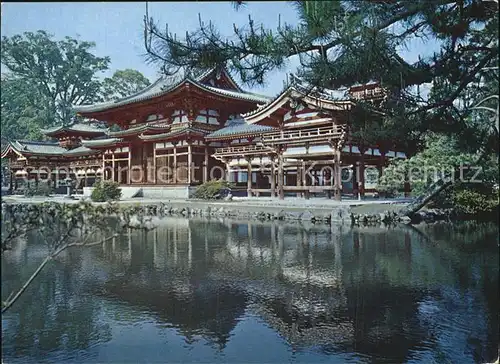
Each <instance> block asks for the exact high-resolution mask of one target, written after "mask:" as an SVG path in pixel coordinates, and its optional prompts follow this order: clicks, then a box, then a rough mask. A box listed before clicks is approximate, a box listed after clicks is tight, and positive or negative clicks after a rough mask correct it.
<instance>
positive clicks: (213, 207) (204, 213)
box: [2, 198, 451, 225]
mask: <svg viewBox="0 0 500 364" xmlns="http://www.w3.org/2000/svg"><path fill="white" fill-rule="evenodd" d="M43 202H56V203H77V202H78V200H67V199H62V198H60V199H38V198H29V199H28V198H26V199H12V200H11V199H8V198H7V199H2V203H8V204H40V203H43ZM92 204H94V205H98V206H99V205H101V206H106V205H109V203H92ZM114 204H115V205H117V206H119V209H120V212H121V213H122V214H125V215H126V216H129V217H131V221H130V222H131V224H132V225H133V224H134V223H135V221H137V223H138V222H139V220H141V219H137V218H135V216H139V217H145V216H155V217H163V216H182V217H186V218H189V217H206V218H208V217H231V218H234V219H242V220H254V221H270V220H286V221H301V222H312V223H323V224H349V225H372V224H373V225H375V224H380V223H384V224H394V223H405V224H411V223H419V222H422V221H425V222H433V221H436V220H448V219H450V218H451V212H450V211H445V210H433V211H430V210H428V211H421V212H419V213H417V214H416V215H415V217H414V218H413V219H410V218H408V217H406V216H399V215H398V211H399V210H400V209H401V208H402V207H403V206H404V204H401V203H370V204H362V205H349V204H337V205H330V206H327V205H319V204H318V205H316V206H314V205H305V204H304V206H300V205H297V204H291V205H283V204H279V203H272V202H271V203H261V204H252V203H250V202H248V201H238V202H230V203H221V202H218V201H204V200H186V201H165V202H153V201H151V200H149V201H147V200H141V201H137V202H136V201H133V200H132V201H131V200H129V201H119V202H116V203H114Z"/></svg>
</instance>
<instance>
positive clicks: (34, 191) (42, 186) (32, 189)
mask: <svg viewBox="0 0 500 364" xmlns="http://www.w3.org/2000/svg"><path fill="white" fill-rule="evenodd" d="M51 192H52V189H51V188H50V186H49V185H48V184H46V183H39V184H38V186H35V185H27V186H25V187H24V189H23V194H24V196H25V197H33V196H50V194H51Z"/></svg>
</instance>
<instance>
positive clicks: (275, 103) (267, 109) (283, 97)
mask: <svg viewBox="0 0 500 364" xmlns="http://www.w3.org/2000/svg"><path fill="white" fill-rule="evenodd" d="M292 95H293V96H297V97H300V98H301V99H302V100H304V101H305V102H307V103H309V104H311V105H313V104H314V105H318V104H321V106H323V105H325V104H326V105H327V106H330V107H328V109H331V110H335V109H338V106H339V105H354V102H353V101H351V100H330V99H326V98H322V97H315V96H311V95H309V94H307V93H306V92H304V91H302V90H301V89H299V88H297V87H295V86H294V85H292V86H289V87H288V88H286V89H285V90H284V91H283V92H282V93H281V94H279V95H278V96H277V97H276V98H275V99H274V100H271V101H270V102H268V103H267V104H265V105H263V106H262V107H260V108H258V109H256V110H254V111H250V112H249V113H246V114H243V115H242V117H243V118H244V119H245V120H246V121H247V122H248V123H249V124H253V123H255V122H257V121H259V120H261V119H263V118H265V117H267V116H268V114H272V113H273V112H274V111H275V110H276V109H278V108H280V107H282V106H283V105H284V104H286V102H287V101H288V97H289V96H292Z"/></svg>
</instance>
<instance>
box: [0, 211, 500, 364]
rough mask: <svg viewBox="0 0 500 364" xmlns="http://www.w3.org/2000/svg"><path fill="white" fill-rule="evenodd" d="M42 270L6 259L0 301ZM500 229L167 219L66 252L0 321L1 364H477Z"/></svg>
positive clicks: (492, 324)
mask: <svg viewBox="0 0 500 364" xmlns="http://www.w3.org/2000/svg"><path fill="white" fill-rule="evenodd" d="M43 257H44V251H43V246H40V245H39V244H37V243H36V241H28V242H26V243H24V244H20V245H19V246H17V247H16V249H14V250H13V251H11V252H8V253H7V254H4V256H3V257H2V298H3V299H5V297H6V296H8V294H9V293H10V291H11V290H13V289H14V288H16V287H18V286H19V285H20V284H22V282H23V280H25V279H27V277H29V275H30V274H31V272H33V271H34V269H36V266H37V264H38V263H39V261H41V260H42V259H43ZM498 283H499V282H498V227H497V226H495V225H487V224H482V225H478V224H471V223H460V224H454V225H449V224H436V225H425V226H417V227H415V228H414V227H406V226H398V227H394V228H382V227H355V228H350V227H347V226H333V227H329V226H321V225H304V226H302V225H298V224H296V225H294V224H286V223H283V222H268V223H242V222H241V221H231V220H226V219H221V220H217V219H215V220H214V219H212V220H187V219H176V218H168V219H165V220H164V221H163V222H162V224H161V226H160V227H158V228H157V229H156V230H153V231H149V232H143V231H128V232H127V233H124V234H123V235H121V236H119V237H117V238H116V239H114V240H113V241H110V242H108V243H106V244H105V245H104V246H102V247H95V248H91V249H89V248H87V249H81V250H71V251H67V252H65V253H64V254H63V255H62V256H61V257H60V258H59V259H57V261H55V262H54V263H53V264H52V265H51V266H50V267H48V268H47V269H46V270H45V271H43V273H42V274H41V275H40V277H38V279H37V281H36V282H35V283H34V284H33V286H32V287H30V288H29V289H28V291H27V292H26V294H25V295H24V296H23V297H22V298H21V300H20V301H18V302H17V303H16V305H15V306H14V307H13V308H12V310H11V311H9V312H8V313H7V314H6V315H4V317H2V326H3V327H2V334H3V340H2V349H3V359H4V361H5V362H9V363H11V362H16V361H17V362H23V363H24V362H40V361H44V360H46V361H50V362H53V361H56V362H61V361H65V362H72V361H80V362H81V361H94V362H95V361H97V362H165V360H166V358H168V360H169V361H172V362H176V361H184V362H199V361H204V362H207V361H209V362H283V361H289V360H293V361H299V362H300V361H302V362H320V361H328V362H339V363H340V362H387V363H402V362H425V363H428V362H452V363H459V362H460V363H465V362H485V361H492V360H493V359H496V356H497V351H498V344H497V343H498V340H499V335H498V324H499V322H498V313H497V312H498V311H499V298H498Z"/></svg>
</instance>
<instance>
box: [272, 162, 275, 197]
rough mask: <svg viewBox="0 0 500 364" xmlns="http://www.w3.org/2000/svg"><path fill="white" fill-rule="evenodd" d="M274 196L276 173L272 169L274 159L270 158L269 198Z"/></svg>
mask: <svg viewBox="0 0 500 364" xmlns="http://www.w3.org/2000/svg"><path fill="white" fill-rule="evenodd" d="M274 196H276V171H275V168H274V158H271V197H274Z"/></svg>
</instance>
